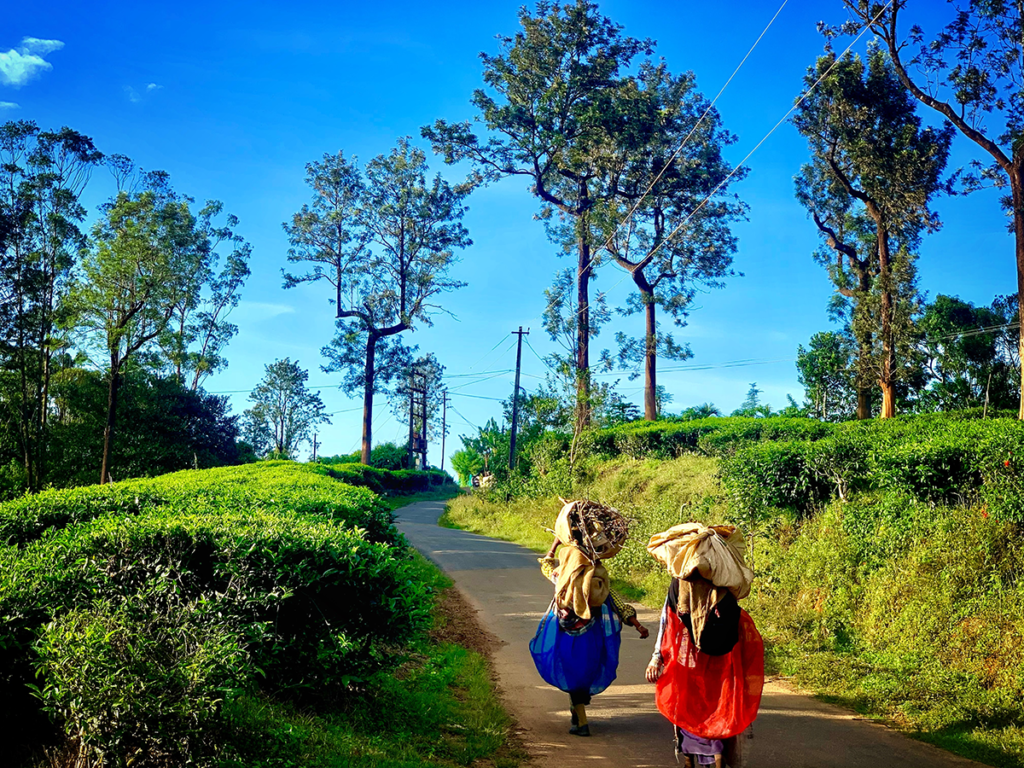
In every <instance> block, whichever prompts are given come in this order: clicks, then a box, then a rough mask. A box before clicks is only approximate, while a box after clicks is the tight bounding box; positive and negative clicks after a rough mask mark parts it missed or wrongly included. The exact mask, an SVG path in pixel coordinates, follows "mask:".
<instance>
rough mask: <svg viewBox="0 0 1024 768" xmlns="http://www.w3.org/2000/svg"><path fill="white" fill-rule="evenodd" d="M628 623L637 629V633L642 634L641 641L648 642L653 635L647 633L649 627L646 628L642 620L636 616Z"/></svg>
mask: <svg viewBox="0 0 1024 768" xmlns="http://www.w3.org/2000/svg"><path fill="white" fill-rule="evenodd" d="M628 623H629V624H630V625H631V626H632V627H633V628H635V629H636V631H637V632H639V633H640V639H641V640H646V639H647V638H648V637H649V636H650V634H651V633H650V632H648V631H647V627H645V626H644V625H643V624H641V623H640V620H639V619H638V618H637V617H636V616H633V617H632V618H630V620H629V622H628Z"/></svg>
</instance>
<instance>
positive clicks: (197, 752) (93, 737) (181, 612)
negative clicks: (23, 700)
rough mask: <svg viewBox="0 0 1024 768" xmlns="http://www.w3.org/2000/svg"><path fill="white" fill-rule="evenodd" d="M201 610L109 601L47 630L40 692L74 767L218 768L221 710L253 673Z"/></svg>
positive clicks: (39, 645) (231, 639) (39, 646)
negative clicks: (212, 767) (213, 763)
mask: <svg viewBox="0 0 1024 768" xmlns="http://www.w3.org/2000/svg"><path fill="white" fill-rule="evenodd" d="M194 608H195V606H192V605H179V606H174V608H173V609H172V610H164V611H152V610H148V606H139V605H125V604H121V605H116V606H115V605H112V604H111V603H109V602H105V601H101V602H99V603H97V604H96V605H94V606H92V607H90V608H86V609H74V610H72V611H69V612H68V613H65V614H63V615H61V616H59V617H57V618H55V619H54V620H53V621H51V622H50V623H49V624H47V625H46V626H45V627H43V628H42V631H41V632H40V636H39V639H38V640H37V641H36V643H35V651H36V653H37V654H38V661H37V664H36V671H37V675H38V676H39V677H40V678H42V679H43V680H45V684H44V686H43V687H42V688H37V689H36V691H37V695H38V696H39V698H40V700H41V701H42V704H43V709H44V710H45V711H46V712H47V713H48V714H49V715H50V716H51V717H52V718H53V719H54V720H56V721H57V722H60V723H61V724H62V726H63V729H64V732H65V734H66V735H67V736H68V744H69V746H70V747H71V749H74V750H76V751H77V754H76V755H74V756H73V758H74V760H75V764H76V765H77V764H80V763H88V762H90V758H92V757H95V758H98V759H99V760H100V761H103V762H104V764H108V763H109V764H112V765H116V764H119V763H121V762H125V763H127V764H131V765H138V766H145V765H167V764H172V765H184V764H190V765H206V764H210V758H212V757H213V756H214V755H215V753H216V752H217V748H218V743H219V741H220V728H219V727H218V715H219V713H220V709H221V704H222V702H223V701H224V700H225V699H230V698H232V697H233V696H234V695H235V694H237V693H238V692H239V690H240V687H241V685H242V684H243V683H244V681H245V677H246V676H247V675H248V674H250V670H249V669H248V667H247V664H246V654H245V653H244V652H243V651H242V649H241V647H240V645H239V642H238V639H237V638H236V637H235V636H234V634H233V633H232V632H230V631H229V630H227V629H226V628H224V627H222V626H218V625H217V624H215V623H213V622H211V621H210V620H209V617H208V616H207V617H204V616H202V615H201V614H198V613H196V612H195V611H194Z"/></svg>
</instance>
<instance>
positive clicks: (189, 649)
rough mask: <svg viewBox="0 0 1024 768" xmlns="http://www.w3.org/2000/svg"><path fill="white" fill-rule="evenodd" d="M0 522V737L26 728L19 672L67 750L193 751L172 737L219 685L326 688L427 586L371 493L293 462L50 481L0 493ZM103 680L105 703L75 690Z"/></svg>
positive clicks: (209, 703)
mask: <svg viewBox="0 0 1024 768" xmlns="http://www.w3.org/2000/svg"><path fill="white" fill-rule="evenodd" d="M0 521H3V523H2V525H4V526H6V527H4V528H3V530H4V531H5V536H6V537H7V539H8V541H10V542H12V543H10V544H6V545H3V544H0V702H3V706H2V708H0V709H2V710H3V711H2V713H0V714H3V715H5V717H4V718H3V719H2V722H0V736H4V735H6V736H8V737H10V736H12V735H13V734H15V733H18V731H19V729H22V728H23V727H25V726H26V725H31V724H32V722H33V718H34V714H33V713H34V712H37V711H38V703H37V706H35V707H33V706H32V704H31V701H30V700H29V699H28V698H27V696H26V692H27V690H28V688H27V686H28V685H29V684H31V683H33V682H36V684H37V685H38V686H39V689H38V690H39V697H40V699H41V702H42V704H43V705H44V706H45V708H46V710H47V711H48V712H50V713H51V714H52V715H54V716H55V717H58V718H59V719H60V720H61V721H62V722H64V723H65V724H67V726H68V727H69V728H70V729H71V730H72V731H73V732H74V733H73V737H74V739H77V741H76V743H77V744H78V746H79V747H80V748H82V749H91V748H92V746H90V745H95V744H99V743H103V744H106V745H109V744H111V743H113V742H117V743H118V744H121V745H122V746H119V747H117V749H119V750H120V749H122V747H123V748H124V749H128V750H129V752H130V751H131V750H141V751H142V752H144V753H145V755H144V756H143V757H139V759H138V760H136V759H135V758H132V761H133V764H136V765H139V766H142V765H154V764H157V763H159V760H157V757H158V756H159V755H173V754H176V753H175V750H178V749H182V750H185V752H187V753H188V754H189V755H190V757H189V760H193V759H198V757H196V756H201V755H203V754H205V752H204V750H205V749H206V747H205V746H203V744H202V743H200V742H197V741H191V742H188V743H185V742H182V741H181V739H179V738H178V737H177V736H175V735H174V734H175V733H178V732H179V731H180V732H181V733H184V732H185V731H186V730H189V729H190V728H191V729H192V731H191V732H192V733H193V735H194V737H195V738H200V739H201V738H207V737H206V736H203V735H196V734H199V733H200V731H202V732H203V733H206V730H208V729H207V726H206V725H203V723H205V722H206V720H205V719H204V718H207V717H213V716H214V715H215V713H216V710H217V706H219V704H217V703H216V702H218V701H220V700H221V698H222V696H221V694H224V692H225V691H227V690H229V689H231V690H234V689H235V687H236V686H247V687H249V688H252V687H254V686H258V687H259V688H262V689H264V690H265V691H267V692H272V693H278V694H280V693H285V694H288V695H290V696H297V697H299V698H301V699H306V698H309V697H311V696H312V697H322V696H333V695H336V694H338V693H340V692H342V691H344V690H345V689H346V687H347V686H350V685H352V684H353V683H359V682H360V681H364V680H367V679H369V678H370V677H372V676H373V675H375V674H376V673H378V672H379V671H381V670H386V669H389V668H391V667H393V666H394V665H395V664H397V663H398V662H399V661H401V659H402V658H404V657H405V655H406V654H407V649H408V647H409V645H410V643H412V642H414V641H415V640H416V638H418V637H421V636H422V633H423V631H424V629H425V627H426V626H427V624H428V622H429V612H430V606H431V600H430V597H429V595H430V592H431V589H432V587H431V586H430V585H428V584H427V583H426V582H425V580H424V579H423V578H422V574H421V572H420V571H419V570H417V567H416V565H415V564H414V563H413V562H412V561H411V560H410V558H409V556H408V554H407V550H406V548H405V546H404V540H403V539H402V538H401V536H400V535H399V534H398V532H397V530H396V529H395V528H394V526H393V524H392V522H391V515H390V512H388V510H387V508H386V507H385V506H384V505H383V503H382V502H381V501H380V499H379V498H378V497H377V496H376V495H374V494H373V493H372V492H371V491H370V490H369V489H367V488H353V487H351V486H348V485H345V484H343V483H340V482H338V481H337V480H335V479H333V478H331V477H329V476H326V475H324V474H322V473H319V472H317V471H316V470H315V469H312V468H310V467H308V466H305V465H297V464H293V463H290V462H266V463H261V464H258V465H247V466H244V467H233V468H219V469H213V470H202V471H191V472H182V473H176V474H174V475H167V476H164V477H161V478H155V479H151V480H139V481H130V482H128V483H120V484H117V485H112V486H104V487H102V488H99V489H73V490H70V491H54V492H50V493H48V494H41V495H40V496H37V497H31V498H29V497H26V498H24V499H19V500H16V501H15V502H12V503H10V504H7V505H0ZM115 606H116V608H115ZM86 659H92V660H91V661H88V662H87V661H85V660H86ZM167 659H175V660H178V662H177V663H176V665H169V666H168V668H167V669H165V670H164V673H165V674H163V673H160V667H161V665H162V661H161V660H165V661H166V660H167ZM171 667H177V668H171ZM36 672H38V673H39V675H40V676H39V678H38V680H36V679H35V673H36ZM79 673H80V674H79ZM90 686H91V687H90ZM115 689H117V690H122V691H123V694H124V698H123V699H122V700H121V703H120V704H118V706H117V707H115V708H113V709H109V708H108V709H104V705H103V702H102V699H101V697H98V695H97V696H96V697H93V696H92V693H93V692H95V691H100V690H107V691H113V690H115ZM136 711H137V712H139V713H143V714H139V715H138V717H137V718H136V716H135V715H129V714H128V713H129V712H136ZM211 713H212V714H211ZM132 718H136V719H137V722H136V723H135V724H134V725H133V724H132V723H131V722H129V721H130V720H132ZM188 723H192V725H188ZM3 731H7V733H6V734H3ZM147 739H149V741H147ZM203 743H205V742H203ZM142 752H140V754H142ZM118 754H120V755H121V758H119V759H127V758H126V757H125V755H126V754H127V753H125V752H123V751H122V752H119V753H118ZM182 754H184V752H183V753H182ZM160 759H161V760H163V762H164V763H167V764H178V762H177V761H176V760H175V759H172V758H171V757H167V758H166V759H164V758H160ZM154 761H156V762H154ZM168 761H170V763H168ZM161 764H163V763H161ZM181 764H184V763H181Z"/></svg>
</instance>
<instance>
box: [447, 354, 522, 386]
mask: <svg viewBox="0 0 1024 768" xmlns="http://www.w3.org/2000/svg"><path fill="white" fill-rule="evenodd" d="M513 343H514V342H513ZM506 373H510V371H501V372H499V373H496V374H493V375H492V376H485V377H484V378H482V379H478V380H476V381H467V382H466V383H465V384H459V386H457V387H451V388H450V389H449V390H448V391H449V392H455V391H456V390H459V389H463V388H465V387H472V386H474V385H476V384H483V383H484V382H485V381H490V380H491V379H496V378H498V377H499V376H504V375H505V374H506Z"/></svg>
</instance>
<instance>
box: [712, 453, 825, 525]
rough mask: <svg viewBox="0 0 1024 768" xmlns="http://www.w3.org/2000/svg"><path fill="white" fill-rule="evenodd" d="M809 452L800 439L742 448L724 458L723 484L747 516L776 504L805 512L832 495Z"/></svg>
mask: <svg viewBox="0 0 1024 768" xmlns="http://www.w3.org/2000/svg"><path fill="white" fill-rule="evenodd" d="M807 454H808V450H807V447H806V444H804V443H799V442H791V443H761V444H757V445H751V446H747V447H746V448H740V449H739V450H737V451H736V453H735V454H734V455H733V456H731V457H730V458H729V459H728V460H724V461H723V462H722V466H721V473H722V484H723V485H724V486H725V489H726V491H727V492H728V494H729V497H730V499H731V500H732V501H733V504H734V506H735V507H736V508H737V509H738V510H739V511H740V512H741V513H743V515H744V516H745V517H747V519H748V520H754V519H757V518H759V517H762V516H763V515H764V514H765V513H766V512H767V511H768V510H770V509H773V508H774V509H790V510H793V511H795V512H797V513H798V514H805V513H807V512H808V511H809V510H810V508H811V506H812V505H813V504H814V503H816V502H819V501H821V500H823V499H826V498H828V497H829V495H830V484H829V483H828V482H827V481H826V480H825V478H823V477H821V476H819V475H817V474H816V473H815V472H814V471H813V470H812V469H811V466H810V464H809V462H808V459H807Z"/></svg>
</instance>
